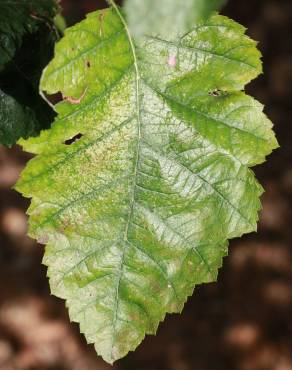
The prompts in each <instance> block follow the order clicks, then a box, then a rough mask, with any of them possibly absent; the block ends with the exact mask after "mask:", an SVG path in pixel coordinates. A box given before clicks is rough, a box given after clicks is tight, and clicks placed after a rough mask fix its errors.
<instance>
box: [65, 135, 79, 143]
mask: <svg viewBox="0 0 292 370" xmlns="http://www.w3.org/2000/svg"><path fill="white" fill-rule="evenodd" d="M82 136H83V135H82V134H77V135H75V136H73V137H72V138H71V139H68V140H66V141H64V144H65V145H72V144H74V143H75V142H76V141H77V140H80V139H81V138H82Z"/></svg>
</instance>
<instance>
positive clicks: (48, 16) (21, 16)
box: [0, 0, 59, 68]
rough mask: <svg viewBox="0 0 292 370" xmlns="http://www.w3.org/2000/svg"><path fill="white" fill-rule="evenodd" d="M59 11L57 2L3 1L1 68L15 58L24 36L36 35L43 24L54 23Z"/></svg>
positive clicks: (0, 23)
mask: <svg viewBox="0 0 292 370" xmlns="http://www.w3.org/2000/svg"><path fill="white" fill-rule="evenodd" d="M58 10H59V8H58V5H57V3H56V1H55V0H43V1H39V0H13V1H11V0H1V3H0V68H1V65H4V64H5V63H7V62H8V61H10V60H11V59H12V58H13V57H14V55H15V53H16V51H17V49H18V48H19V47H20V46H21V43H22V40H23V37H24V35H25V34H33V33H35V32H36V31H37V30H38V29H39V27H40V25H41V24H43V23H46V22H47V23H48V24H49V23H52V19H53V18H54V16H55V15H56V14H57V12H58Z"/></svg>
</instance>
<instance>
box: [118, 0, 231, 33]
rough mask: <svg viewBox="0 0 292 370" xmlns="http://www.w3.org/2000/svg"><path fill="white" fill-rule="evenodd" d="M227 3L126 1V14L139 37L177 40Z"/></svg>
mask: <svg viewBox="0 0 292 370" xmlns="http://www.w3.org/2000/svg"><path fill="white" fill-rule="evenodd" d="M225 2H226V1H225V0H180V1H177V0H160V1H157V0H144V1H141V0H126V1H125V11H126V14H127V20H128V23H129V27H130V30H131V32H132V33H133V34H134V35H135V36H136V37H140V36H142V35H145V34H146V35H160V36H161V37H163V38H166V39H175V38H176V37H177V36H179V35H182V34H184V33H185V32H187V31H189V30H190V29H191V28H192V27H193V25H194V24H195V23H196V22H197V21H199V20H200V19H206V18H208V17H209V16H210V14H211V13H212V12H213V11H214V10H217V9H220V7H221V6H223V5H224V4H225Z"/></svg>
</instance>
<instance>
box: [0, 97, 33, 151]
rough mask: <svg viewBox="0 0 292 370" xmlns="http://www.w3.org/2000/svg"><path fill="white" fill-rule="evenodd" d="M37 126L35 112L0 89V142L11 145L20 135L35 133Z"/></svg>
mask: <svg viewBox="0 0 292 370" xmlns="http://www.w3.org/2000/svg"><path fill="white" fill-rule="evenodd" d="M37 127H38V121H37V118H36V116H35V114H34V112H33V111H32V110H31V109H29V108H28V107H26V106H23V105H22V104H19V103H18V102H17V101H16V100H15V99H14V98H13V97H11V96H10V95H7V94H5V93H4V92H3V91H1V90H0V143H2V144H4V145H7V146H11V145H13V144H14V143H15V142H16V141H17V140H18V139H19V138H20V137H24V138H28V137H29V136H32V135H35V134H36V133H37V132H38V131H39V130H37V129H36V128H37Z"/></svg>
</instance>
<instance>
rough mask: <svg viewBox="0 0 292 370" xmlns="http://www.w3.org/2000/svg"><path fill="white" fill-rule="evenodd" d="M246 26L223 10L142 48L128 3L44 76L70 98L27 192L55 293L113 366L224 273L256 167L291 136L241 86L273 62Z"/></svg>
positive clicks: (247, 209) (248, 215) (80, 34)
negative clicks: (280, 137)
mask: <svg viewBox="0 0 292 370" xmlns="http://www.w3.org/2000/svg"><path fill="white" fill-rule="evenodd" d="M244 31H245V30H244V28H243V27H242V26H240V25H238V24H237V23H235V22H233V21H231V20H229V19H227V18H225V17H221V16H217V15H216V16H213V17H212V18H210V19H208V20H207V21H205V22H200V23H199V24H198V25H197V26H196V27H195V28H194V29H193V30H192V31H191V32H189V33H188V34H187V35H186V36H184V37H183V38H182V39H180V40H179V42H177V43H174V42H169V41H165V40H163V39H159V38H156V37H146V38H145V39H143V40H141V41H139V44H137V43H135V42H134V41H133V39H132V38H131V35H130V33H129V31H128V28H127V26H126V23H125V21H124V18H123V17H122V15H121V13H120V11H119V10H118V8H117V7H116V6H115V5H114V8H112V9H110V10H107V11H103V12H94V13H91V14H89V15H88V16H87V19H86V20H84V21H82V22H81V23H79V24H77V25H75V26H74V27H71V28H69V29H67V30H66V32H65V37H64V38H63V39H62V40H61V41H60V42H59V43H58V44H57V46H56V51H55V58H54V60H53V61H52V62H51V63H50V64H49V66H48V67H47V68H46V70H45V72H44V75H43V78H42V84H41V86H42V89H44V90H45V91H47V92H48V93H49V94H54V93H56V92H58V91H61V92H62V94H63V96H64V97H67V99H64V101H62V102H60V103H59V104H57V105H56V106H55V109H56V111H57V112H58V117H57V119H56V120H55V122H54V124H53V126H52V128H51V129H50V130H47V131H43V132H42V133H41V135H40V137H38V138H31V139H29V140H27V141H24V140H21V141H20V143H21V144H22V145H23V147H24V149H25V150H26V151H29V152H31V153H35V154H37V156H36V157H35V158H34V159H33V160H31V161H30V162H29V164H28V165H27V167H26V169H25V170H24V172H23V173H22V176H21V179H20V180H19V181H18V184H17V186H16V189H17V190H18V191H20V192H22V193H23V194H24V195H25V196H26V197H32V198H33V199H32V203H31V206H30V208H29V211H28V213H29V215H30V221H29V223H30V235H31V236H32V237H34V238H36V239H37V240H38V241H39V242H40V243H43V244H47V246H46V253H45V257H44V263H45V264H46V265H47V266H48V275H49V277H50V285H51V289H52V293H53V294H55V295H56V296H58V297H61V298H64V299H66V305H67V307H68V309H69V313H70V318H71V320H72V321H75V322H78V323H79V324H80V330H81V331H82V332H83V333H84V334H85V336H86V338H87V341H88V342H89V343H94V345H95V348H96V351H97V353H98V354H100V355H101V356H102V357H103V358H104V359H105V360H106V361H108V362H109V363H112V362H113V361H115V360H117V359H119V358H121V357H123V356H125V355H126V354H127V353H128V352H129V351H130V350H134V349H135V348H136V347H137V345H138V344H139V343H140V342H141V341H142V340H143V338H144V336H145V334H154V333H155V332H156V330H157V327H158V325H159V322H160V321H162V320H163V319H164V317H165V314H166V313H171V312H180V311H181V310H182V308H183V305H184V303H185V301H186V299H187V297H188V296H189V295H191V294H192V292H193V289H194V287H195V286H196V285H198V284H201V283H207V282H211V281H214V280H216V278H217V271H218V268H219V267H220V266H221V264H222V258H223V257H224V256H225V255H226V253H227V240H228V239H230V238H234V237H237V236H241V235H242V234H244V233H247V232H251V231H253V230H255V229H256V222H257V220H258V210H259V208H260V201H259V196H260V195H261V194H262V188H261V186H260V185H259V184H258V182H257V181H256V179H255V177H254V174H253V173H252V171H251V170H250V169H249V167H250V166H252V165H255V164H259V163H261V162H263V161H264V159H265V156H266V155H268V154H269V153H270V152H271V151H272V149H273V148H276V147H277V142H276V139H275V137H274V134H273V132H272V130H271V127H272V124H271V122H270V121H269V120H268V119H267V118H266V116H265V115H264V114H263V112H262V109H263V107H262V105H261V104H260V103H258V102H257V101H255V100H254V99H253V98H251V97H249V96H247V95H245V94H244V92H242V91H240V90H241V89H242V88H243V87H244V85H245V84H246V83H248V82H249V81H250V80H251V79H252V78H254V77H256V76H257V75H258V74H259V73H260V72H261V62H260V53H259V52H258V51H257V49H256V43H255V42H254V41H252V40H250V39H249V38H248V37H247V36H245V35H244ZM170 60H171V63H169V62H170ZM173 61H175V63H173Z"/></svg>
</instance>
